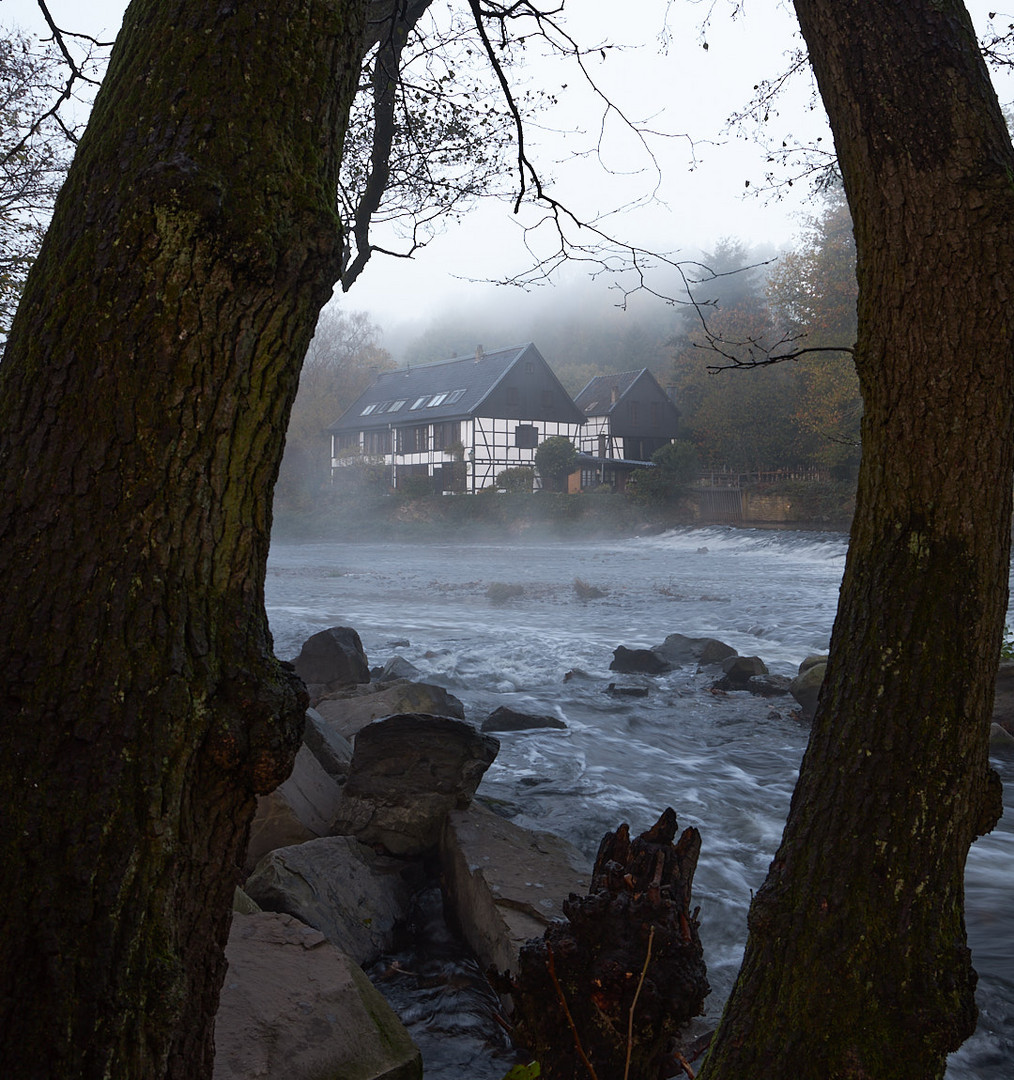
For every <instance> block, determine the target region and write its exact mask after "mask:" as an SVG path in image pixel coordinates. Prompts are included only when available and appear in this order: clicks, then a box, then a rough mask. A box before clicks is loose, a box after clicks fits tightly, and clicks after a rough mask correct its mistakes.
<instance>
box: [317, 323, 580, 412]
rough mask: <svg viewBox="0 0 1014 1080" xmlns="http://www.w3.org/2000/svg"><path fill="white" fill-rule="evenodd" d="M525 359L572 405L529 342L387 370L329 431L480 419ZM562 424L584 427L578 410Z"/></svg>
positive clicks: (569, 410) (536, 350) (567, 404)
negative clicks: (489, 400)
mask: <svg viewBox="0 0 1014 1080" xmlns="http://www.w3.org/2000/svg"><path fill="white" fill-rule="evenodd" d="M522 359H525V360H532V361H535V362H536V363H537V364H538V365H539V366H541V368H542V369H543V370H544V372H545V373H547V374H548V377H549V378H551V379H552V380H553V381H554V382H556V385H557V386H558V387H559V389H560V392H561V395H562V401H563V402H564V403H565V407H567V406H569V405H572V403H571V401H570V397H569V396H568V395H567V393H566V391H565V390H564V389H563V387H562V386H560V384H559V381H558V380H557V379H556V376H555V375H554V374H553V372H552V369H551V368H550V367H549V365H548V364H547V363H546V361H545V360H544V359H543V357H542V354H541V353H540V352H539V350H538V349H537V348H536V347H535V346H534V345H533V344H532V343H531V342H530V341H529V342H526V343H525V344H523V345H514V346H511V347H510V348H507V349H497V350H496V351H495V352H488V353H484V352H482V350H481V349H477V350H476V352H475V354H473V355H471V356H459V357H455V358H454V359H452V360H443V361H440V362H438V363H435V364H422V365H420V366H418V367H412V368H401V369H399V370H397V371H385V372H382V373H381V374H380V375H378V376H377V378H376V381H375V382H374V383H373V385H372V386H370V387H369V389H367V390H365V391H364V392H363V393H362V394H360V395H359V397H358V398H357V399H356V400H355V401H354V402H353V403H352V405H351V406H349V408H348V409H346V410H345V412H344V413H342V415H341V416H340V417H339V418H338V420H336V421H335V422H334V423H333V424H331V425H330V427H329V428H328V429H327V430H328V431H347V430H351V429H353V428H355V429H356V430H359V431H363V430H369V429H370V428H377V427H387V426H388V425H389V424H411V423H413V422H415V423H420V424H425V423H433V422H434V421H441V420H457V419H463V418H466V417H470V416H476V415H481V412H482V404H483V402H484V401H485V400H486V399H487V398H488V397H489V396H490V394H491V393H492V392H493V391H494V390H495V389H496V387H497V386H498V385H499V384H500V382H502V380H503V379H504V378H505V377H506V375H507V374H508V373H509V372H510V371H511V369H512V368H513V367H514V366H515V365H516V364H518V363H519V362H520V361H521V360H522ZM567 412H568V415H566V416H561V417H560V418H559V419H560V420H562V421H565V422H568V423H572V424H580V423H583V422H584V416H583V415H582V414H581V413H580V412H579V411H578V410H577V409H574V408H568V409H567Z"/></svg>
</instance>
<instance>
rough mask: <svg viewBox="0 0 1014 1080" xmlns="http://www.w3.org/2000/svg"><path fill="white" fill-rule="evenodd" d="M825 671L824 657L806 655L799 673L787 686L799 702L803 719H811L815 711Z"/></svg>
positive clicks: (825, 662)
mask: <svg viewBox="0 0 1014 1080" xmlns="http://www.w3.org/2000/svg"><path fill="white" fill-rule="evenodd" d="M808 661H810V662H808ZM804 664H805V665H806V666H805V667H804V666H803V665H804ZM825 671H827V661H826V659H825V660H821V659H819V658H812V657H808V658H807V660H804V661H803V664H801V665H800V672H799V674H798V675H797V676H796V677H795V678H794V679H793V680H792V683H791V685H790V686H789V691H790V692H791V694H792V696H793V697H794V698H795V699H796V701H798V702H799V707H800V711H801V712H802V714H803V719H804V720H812V719H813V715H814V713H815V712H816V711H817V695H818V694H819V693H820V687H821V684H822V683H823V682H824V672H825Z"/></svg>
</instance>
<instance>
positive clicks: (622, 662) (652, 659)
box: [609, 645, 672, 675]
mask: <svg viewBox="0 0 1014 1080" xmlns="http://www.w3.org/2000/svg"><path fill="white" fill-rule="evenodd" d="M609 670H610V671H620V672H627V673H631V672H643V673H645V674H647V675H663V674H665V672H667V671H671V670H672V664H671V663H669V661H668V660H666V659H665V657H664V656H660V655H659V653H658V652H656V651H655V650H654V649H628V648H627V647H626V646H625V645H617V646H616V648H615V649H613V660H612V663H611V664H610V665H609Z"/></svg>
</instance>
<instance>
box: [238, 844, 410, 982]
mask: <svg viewBox="0 0 1014 1080" xmlns="http://www.w3.org/2000/svg"><path fill="white" fill-rule="evenodd" d="M412 869H413V867H412V865H411V864H406V863H404V862H403V861H401V860H399V859H393V858H391V857H390V856H386V855H378V854H377V853H376V852H375V851H374V850H373V849H372V848H368V847H367V846H366V845H365V844H361V843H359V841H358V840H356V839H355V838H354V837H352V836H325V837H321V838H320V839H318V840H308V841H307V842H306V843H304V844H298V845H297V846H295V847H286V848H278V849H277V850H275V851H272V852H271V853H270V854H269V855H266V856H265V857H264V858H263V859H261V861H260V863H259V864H258V866H257V869H256V870H255V871H254V872H253V874H251V875H250V877H249V878H247V881H246V884H245V885H244V886H243V891H244V892H245V893H246V894H247V896H249V897H250V898H251V899H252V900H254V901H255V902H256V903H257V904H259V905H260V907H261V908H262V909H263V910H264V911H279V912H284V913H285V914H287V915H293V916H295V917H296V918H297V919H299V920H300V921H301V922H304V923H306V924H307V926H312V927H313V928H314V929H316V930H319V931H320V932H321V933H322V934H323V935H324V936H325V937H326V938H327V939H328V941H330V942H331V943H332V944H333V945H338V946H340V947H341V948H342V949H344V950H345V952H347V953H348V954H349V955H350V956H351V957H352V958H353V959H354V960H355V961H356V963H357V964H362V965H364V966H365V965H367V964H371V963H373V961H374V960H376V959H377V958H378V957H379V956H380V954H381V953H382V952H384V951H385V950H386V949H389V948H391V945H392V941H393V936H394V928H395V925H396V924H397V923H399V922H401V921H402V919H404V917H405V913H406V911H407V910H408V904H409V900H410V898H411V886H410V883H409V882H408V881H407V880H406V878H405V874H406V873H409V872H411V870H412Z"/></svg>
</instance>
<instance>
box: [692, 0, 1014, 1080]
mask: <svg viewBox="0 0 1014 1080" xmlns="http://www.w3.org/2000/svg"><path fill="white" fill-rule="evenodd" d="M796 9H797V12H798V15H799V19H800V24H801V26H802V29H803V34H804V37H805V39H806V42H807V45H808V47H809V50H810V56H811V60H812V63H813V67H814V71H815V73H816V76H817V81H818V85H819V87H820V91H821V94H822V96H823V99H824V102H825V105H826V108H827V111H828V115H829V117H830V120H831V126H832V129H833V131H834V135H835V143H836V147H837V151H838V156H839V161H840V163H841V169H842V173H843V176H844V179H845V187H846V193H847V196H848V200H849V204H850V207H851V210H852V216H853V221H854V223H855V233H856V243H857V250H858V278H859V301H858V303H859V331H858V343H857V351H856V365H857V369H858V372H859V377H860V382H861V385H862V392H863V401H864V409H865V416H864V421H863V460H862V466H861V472H860V480H859V494H858V505H857V510H856V516H855V521H854V525H853V529H852V538H851V545H850V549H849V555H848V560H847V565H846V569H845V576H844V582H843V585H842V591H841V597H840V602H839V609H838V616H837V620H836V622H835V628H834V633H833V637H832V642H831V658H830V663H829V665H828V671H827V676H826V679H825V683H824V687H823V691H822V694H821V698H820V702H819V705H818V709H817V716H816V720H815V722H814V728H813V732H812V735H811V738H810V743H809V746H808V748H807V751H806V755H805V758H804V760H803V764H802V768H801V771H800V777H799V782H798V784H797V787H796V791H795V793H794V796H793V799H792V805H791V809H790V812H789V818H788V822H787V825H786V828H785V833H784V836H783V838H782V843H781V846H780V848H779V850H778V852H777V854H776V856H775V859H774V862H773V863H772V866H771V868H770V871H769V874H768V877H767V880H766V881H765V883H764V885H763V887H762V888H761V890H760V891H759V892H758V894H757V896H756V898H755V900H754V903H753V905H752V908H751V912H750V919H749V927H750V935H749V941H748V944H747V949H746V955H745V958H744V962H743V967H742V970H741V973H740V976H739V980H738V982H737V984H736V987H735V989H734V992H733V995H732V997H731V999H730V1001H729V1003H728V1006H727V1008H726V1012H725V1015H724V1017H723V1019H722V1023H721V1025H720V1027H719V1030H718V1032H717V1034H716V1037H715V1039H714V1041H713V1044H712V1049H711V1051H710V1054H709V1058H708V1060H707V1064H706V1066H705V1068H704V1070H703V1072H702V1074H701V1075H702V1077H703V1078H706V1080H725V1078H727V1080H742V1077H744V1076H760V1075H764V1076H793V1077H795V1078H799V1080H808V1078H813V1080H832V1078H836V1077H848V1078H867V1077H868V1078H876V1080H886V1078H905V1080H908V1078H911V1080H927V1078H928V1077H939V1076H942V1075H943V1072H944V1066H945V1055H946V1054H947V1053H948V1052H949V1051H952V1050H954V1049H955V1048H956V1047H957V1046H958V1045H959V1044H960V1043H961V1042H962V1040H964V1039H965V1038H966V1037H967V1036H968V1035H969V1034H970V1033H971V1032H972V1030H973V1028H974V1024H975V1016H976V1010H975V1004H974V1000H973V991H974V986H975V973H974V971H973V969H972V965H971V961H970V956H969V951H968V948H967V946H966V941H965V927H964V916H963V874H964V866H965V858H966V855H967V852H968V848H969V846H970V844H971V843H972V841H973V840H974V839H975V837H976V836H977V835H981V834H982V833H985V832H987V831H988V830H989V829H990V828H992V826H993V824H994V823H995V821H996V819H997V817H998V815H999V813H1000V809H1001V804H1000V791H999V780H998V778H997V777H996V775H995V774H994V773H992V772H991V771H990V769H989V764H988V757H987V741H988V725H989V717H990V711H991V704H992V696H993V684H994V680H995V675H996V668H997V661H998V656H999V647H1000V640H1001V634H1002V628H1003V621H1004V613H1005V609H1006V602H1007V576H1008V565H1009V562H1008V560H1009V545H1010V521H1011V469H1012V450H1014V430H1012V401H1014V393H1012V373H1014V365H1012V322H1011V302H1012V299H1014V296H1012V293H1014V154H1012V151H1011V144H1010V140H1009V137H1008V135H1007V131H1006V128H1005V125H1004V122H1003V118H1002V116H1001V114H1000V109H999V107H998V105H997V101H996V97H995V94H994V93H993V90H992V88H991V86H990V81H989V77H988V74H987V72H986V69H985V67H984V65H983V63H982V60H981V58H980V56H979V53H978V49H977V46H976V40H975V35H974V33H973V29H972V26H971V23H970V20H969V18H968V16H967V12H966V11H965V9H964V6H963V4H961V3H958V2H955V0H904V2H902V0H796Z"/></svg>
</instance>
